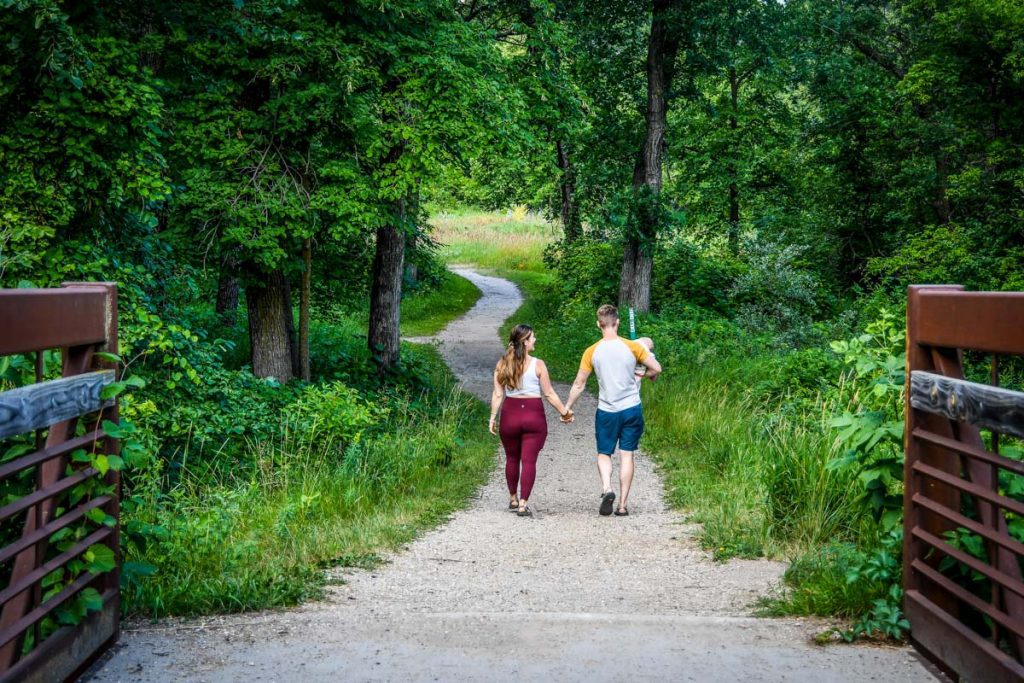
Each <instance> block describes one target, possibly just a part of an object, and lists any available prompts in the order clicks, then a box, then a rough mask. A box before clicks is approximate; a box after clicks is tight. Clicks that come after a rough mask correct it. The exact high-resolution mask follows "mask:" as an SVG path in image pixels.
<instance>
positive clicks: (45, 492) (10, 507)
mask: <svg viewBox="0 0 1024 683" xmlns="http://www.w3.org/2000/svg"><path fill="white" fill-rule="evenodd" d="M95 474H96V470H95V469H93V468H92V467H87V468H85V469H84V470H79V471H77V472H75V473H74V474H72V475H71V476H70V477H65V478H64V479H61V480H59V481H58V482H57V483H55V484H50V485H49V486H45V487H43V488H42V489H40V490H38V491H35V492H33V493H30V494H29V495H27V496H25V497H24V498H19V499H18V500H16V501H14V502H13V503H8V504H7V505H4V506H3V507H0V520H5V519H7V518H8V517H12V516H14V515H16V514H18V513H19V512H22V511H23V510H29V511H30V512H34V509H33V508H34V507H35V506H36V505H37V504H39V503H46V502H49V501H50V500H52V499H53V498H54V497H55V496H59V495H60V494H62V493H64V492H65V491H67V490H68V489H70V488H73V487H75V486H77V485H78V484H81V483H82V482H83V481H85V480H86V479H88V478H89V477H91V476H93V475H95ZM34 530H35V529H34V528H33V531H34Z"/></svg>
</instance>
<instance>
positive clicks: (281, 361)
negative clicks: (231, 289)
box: [245, 270, 295, 383]
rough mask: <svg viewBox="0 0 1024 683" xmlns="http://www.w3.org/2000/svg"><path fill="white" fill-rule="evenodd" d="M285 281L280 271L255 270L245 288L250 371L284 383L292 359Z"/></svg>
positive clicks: (290, 375)
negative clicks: (256, 271)
mask: <svg viewBox="0 0 1024 683" xmlns="http://www.w3.org/2000/svg"><path fill="white" fill-rule="evenodd" d="M290 298H291V297H290V296H289V293H288V280H287V278H285V276H284V272H283V271H281V270H275V271H273V272H271V273H262V272H258V273H256V275H255V281H254V282H253V283H252V284H250V285H249V286H247V287H246V288H245V300H246V303H247V305H248V308H249V340H250V342H251V343H252V372H253V374H254V375H256V376H257V377H274V378H276V379H277V380H278V381H279V382H282V383H284V382H288V381H289V380H291V379H292V378H293V377H294V376H295V371H294V363H293V359H292V354H293V347H294V344H293V343H292V337H291V336H290V334H289V329H293V327H294V325H293V322H292V319H291V318H292V309H291V305H290V303H291V302H290Z"/></svg>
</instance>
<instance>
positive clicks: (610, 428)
mask: <svg viewBox="0 0 1024 683" xmlns="http://www.w3.org/2000/svg"><path fill="white" fill-rule="evenodd" d="M594 433H595V435H596V436H597V452H598V453H599V454H602V455H611V454H613V453H614V452H615V444H618V445H619V448H620V449H622V450H624V451H635V450H636V449H637V446H639V445H640V436H641V435H642V434H643V433H644V411H643V409H642V408H641V407H640V404H639V403H638V404H637V405H635V406H633V407H632V408H626V409H625V410H620V411H619V412H617V413H608V412H605V411H603V410H599V411H597V417H596V419H595V420H594Z"/></svg>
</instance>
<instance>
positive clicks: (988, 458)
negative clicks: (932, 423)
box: [911, 429, 1024, 475]
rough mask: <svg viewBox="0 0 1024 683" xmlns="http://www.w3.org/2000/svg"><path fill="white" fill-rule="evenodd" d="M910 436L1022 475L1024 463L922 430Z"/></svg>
mask: <svg viewBox="0 0 1024 683" xmlns="http://www.w3.org/2000/svg"><path fill="white" fill-rule="evenodd" d="M911 436H913V437H914V438H915V439H920V440H921V441H927V442H928V443H931V444H934V445H936V446H940V447H942V448H948V449H949V450H951V451H955V452H957V453H960V454H961V455H966V456H967V457H969V458H977V459H978V460H981V461H983V462H987V463H989V464H990V465H995V466H996V467H1001V468H1002V469H1004V470H1007V471H1009V472H1015V473H1017V474H1020V475H1024V462H1021V461H1019V460H1010V459H1009V458H1007V457H1004V456H1002V455H997V454H995V453H990V452H988V451H986V450H985V449H983V448H977V447H975V446H970V445H968V444H966V443H964V442H963V441H957V440H956V439H949V438H946V437H944V436H939V435H938V434H932V433H931V432H927V431H925V430H923V429H915V430H914V431H913V432H912V433H911Z"/></svg>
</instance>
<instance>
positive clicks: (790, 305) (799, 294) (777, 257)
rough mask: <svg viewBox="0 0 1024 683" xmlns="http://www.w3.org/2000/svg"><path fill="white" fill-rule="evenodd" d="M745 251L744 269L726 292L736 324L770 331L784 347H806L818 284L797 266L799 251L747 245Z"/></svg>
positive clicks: (760, 243)
mask: <svg viewBox="0 0 1024 683" xmlns="http://www.w3.org/2000/svg"><path fill="white" fill-rule="evenodd" d="M745 251H746V253H747V263H748V266H747V269H746V270H745V271H744V272H743V273H741V274H740V275H739V276H738V277H737V278H736V280H735V281H734V282H733V285H732V287H731V288H730V289H729V295H730V296H731V297H732V298H733V299H734V300H735V304H736V307H737V321H738V322H739V323H740V324H741V325H742V326H743V327H745V328H746V329H748V330H767V331H770V332H772V333H774V334H775V335H776V337H777V338H778V340H779V342H780V343H781V344H784V345H787V346H791V345H801V344H805V343H807V342H808V341H809V339H810V337H811V320H812V316H813V314H814V313H816V312H817V310H818V305H817V301H816V296H817V290H818V283H817V281H816V280H815V278H814V276H813V275H812V274H811V273H810V272H809V271H806V270H803V269H801V268H800V267H799V266H798V265H797V260H798V258H799V256H800V254H801V252H802V250H801V248H800V247H797V246H795V245H788V246H783V245H782V244H779V243H775V242H769V241H748V242H747V243H746V246H745Z"/></svg>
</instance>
